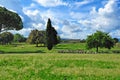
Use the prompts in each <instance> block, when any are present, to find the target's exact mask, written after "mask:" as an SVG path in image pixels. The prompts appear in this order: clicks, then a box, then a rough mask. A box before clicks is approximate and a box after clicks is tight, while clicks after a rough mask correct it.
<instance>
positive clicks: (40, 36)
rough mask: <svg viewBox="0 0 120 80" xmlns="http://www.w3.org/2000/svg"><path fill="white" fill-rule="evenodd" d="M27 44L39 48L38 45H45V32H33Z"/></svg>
mask: <svg viewBox="0 0 120 80" xmlns="http://www.w3.org/2000/svg"><path fill="white" fill-rule="evenodd" d="M27 42H28V43H30V44H36V46H37V47H38V44H45V42H46V40H45V31H38V30H32V31H31V33H30V35H29V37H28V39H27Z"/></svg>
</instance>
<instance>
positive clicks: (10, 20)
mask: <svg viewBox="0 0 120 80" xmlns="http://www.w3.org/2000/svg"><path fill="white" fill-rule="evenodd" d="M22 28H23V23H22V20H21V18H20V16H19V15H18V14H17V13H15V12H12V11H9V10H7V9H6V8H4V7H0V32H2V31H5V30H20V29H22Z"/></svg>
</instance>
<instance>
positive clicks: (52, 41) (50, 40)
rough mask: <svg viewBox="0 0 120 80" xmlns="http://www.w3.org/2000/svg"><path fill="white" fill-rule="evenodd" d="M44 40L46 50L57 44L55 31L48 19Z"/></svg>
mask: <svg viewBox="0 0 120 80" xmlns="http://www.w3.org/2000/svg"><path fill="white" fill-rule="evenodd" d="M46 39H47V40H46V43H47V44H46V45H47V48H48V50H51V49H52V48H53V46H54V45H56V44H57V43H58V39H57V31H56V30H55V29H54V27H52V24H51V20H50V18H49V19H48V22H47V29H46Z"/></svg>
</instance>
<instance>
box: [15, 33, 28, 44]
mask: <svg viewBox="0 0 120 80" xmlns="http://www.w3.org/2000/svg"><path fill="white" fill-rule="evenodd" d="M25 41H26V38H25V37H24V36H23V35H21V34H18V33H17V34H15V35H14V42H25Z"/></svg>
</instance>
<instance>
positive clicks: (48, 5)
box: [33, 0, 67, 7]
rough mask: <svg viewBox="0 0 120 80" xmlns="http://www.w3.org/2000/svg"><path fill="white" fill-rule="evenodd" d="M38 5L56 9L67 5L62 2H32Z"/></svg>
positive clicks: (58, 0)
mask: <svg viewBox="0 0 120 80" xmlns="http://www.w3.org/2000/svg"><path fill="white" fill-rule="evenodd" d="M33 1H36V2H37V3H39V4H40V5H41V6H44V7H56V6H61V5H67V3H65V2H63V1H62V0H33Z"/></svg>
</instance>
